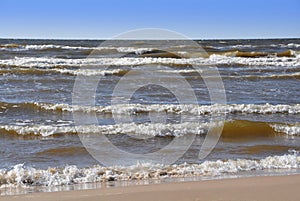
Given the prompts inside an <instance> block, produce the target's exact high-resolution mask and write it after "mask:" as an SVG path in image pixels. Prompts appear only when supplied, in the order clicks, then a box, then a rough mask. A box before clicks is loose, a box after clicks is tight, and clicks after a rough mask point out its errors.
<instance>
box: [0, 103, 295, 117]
mask: <svg viewBox="0 0 300 201" xmlns="http://www.w3.org/2000/svg"><path fill="white" fill-rule="evenodd" d="M12 108H19V109H31V110H46V111H47V110H48V111H55V112H85V113H91V112H96V113H103V114H111V113H112V112H114V114H131V115H134V114H140V113H148V112H158V113H159V112H166V113H175V114H194V115H203V114H217V113H226V114H230V113H231V114H235V113H244V114H253V113H254V114H276V113H280V114H300V104H294V105H286V104H278V105H272V104H268V103H267V104H227V105H220V104H214V105H194V104H180V105H176V104H151V105H143V104H119V105H109V106H81V105H69V104H50V103H35V102H34V103H30V102H27V103H5V102H0V110H6V109H12Z"/></svg>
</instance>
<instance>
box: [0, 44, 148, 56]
mask: <svg viewBox="0 0 300 201" xmlns="http://www.w3.org/2000/svg"><path fill="white" fill-rule="evenodd" d="M0 50H2V51H16V52H18V51H29V50H40V51H58V50H86V51H89V53H91V51H97V52H98V51H104V52H105V51H108V53H117V52H119V53H135V54H136V55H140V54H143V53H144V52H148V51H152V50H153V49H152V48H139V47H102V46H98V47H88V46H68V45H54V44H47V45H46V44H44V45H24V44H4V45H0Z"/></svg>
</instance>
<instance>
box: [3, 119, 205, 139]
mask: <svg viewBox="0 0 300 201" xmlns="http://www.w3.org/2000/svg"><path fill="white" fill-rule="evenodd" d="M208 128H209V123H194V122H185V123H180V124H163V123H145V124H136V123H123V124H114V125H82V126H76V128H75V127H74V126H55V125H26V126H24V125H0V129H3V130H5V131H8V132H14V133H16V134H18V135H41V136H44V137H46V136H50V135H54V134H76V133H78V134H101V135H104V134H105V135H107V134H109V135H117V134H134V135H147V136H175V137H176V136H177V137H178V136H182V135H185V134H203V133H205V132H206V131H207V129H208Z"/></svg>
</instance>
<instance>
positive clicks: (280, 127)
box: [271, 124, 300, 135]
mask: <svg viewBox="0 0 300 201" xmlns="http://www.w3.org/2000/svg"><path fill="white" fill-rule="evenodd" d="M271 127H272V128H273V129H274V130H275V131H277V132H282V133H285V134H288V135H300V124H294V125H289V124H271Z"/></svg>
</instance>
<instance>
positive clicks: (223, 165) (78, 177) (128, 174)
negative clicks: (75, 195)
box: [0, 151, 300, 188]
mask: <svg viewBox="0 0 300 201" xmlns="http://www.w3.org/2000/svg"><path fill="white" fill-rule="evenodd" d="M299 166H300V157H299V156H298V155H297V152H296V151H295V152H294V154H286V155H281V156H268V157H266V158H263V159H260V160H249V159H237V160H226V161H225V160H217V161H205V162H203V163H200V164H187V163H183V164H174V165H160V164H150V163H141V164H137V165H133V166H115V167H103V166H100V165H95V166H92V167H87V168H78V167H77V166H74V165H69V166H65V167H63V168H56V167H49V168H48V169H36V168H33V167H26V166H25V165H24V164H18V165H15V166H14V167H13V168H11V169H0V188H5V187H9V186H10V187H18V186H19V187H30V186H61V185H71V184H83V183H93V182H107V181H130V180H147V179H162V178H178V177H194V176H200V177H201V176H219V175H226V174H232V173H239V172H246V171H253V170H278V169H283V170H290V169H296V168H299Z"/></svg>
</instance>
